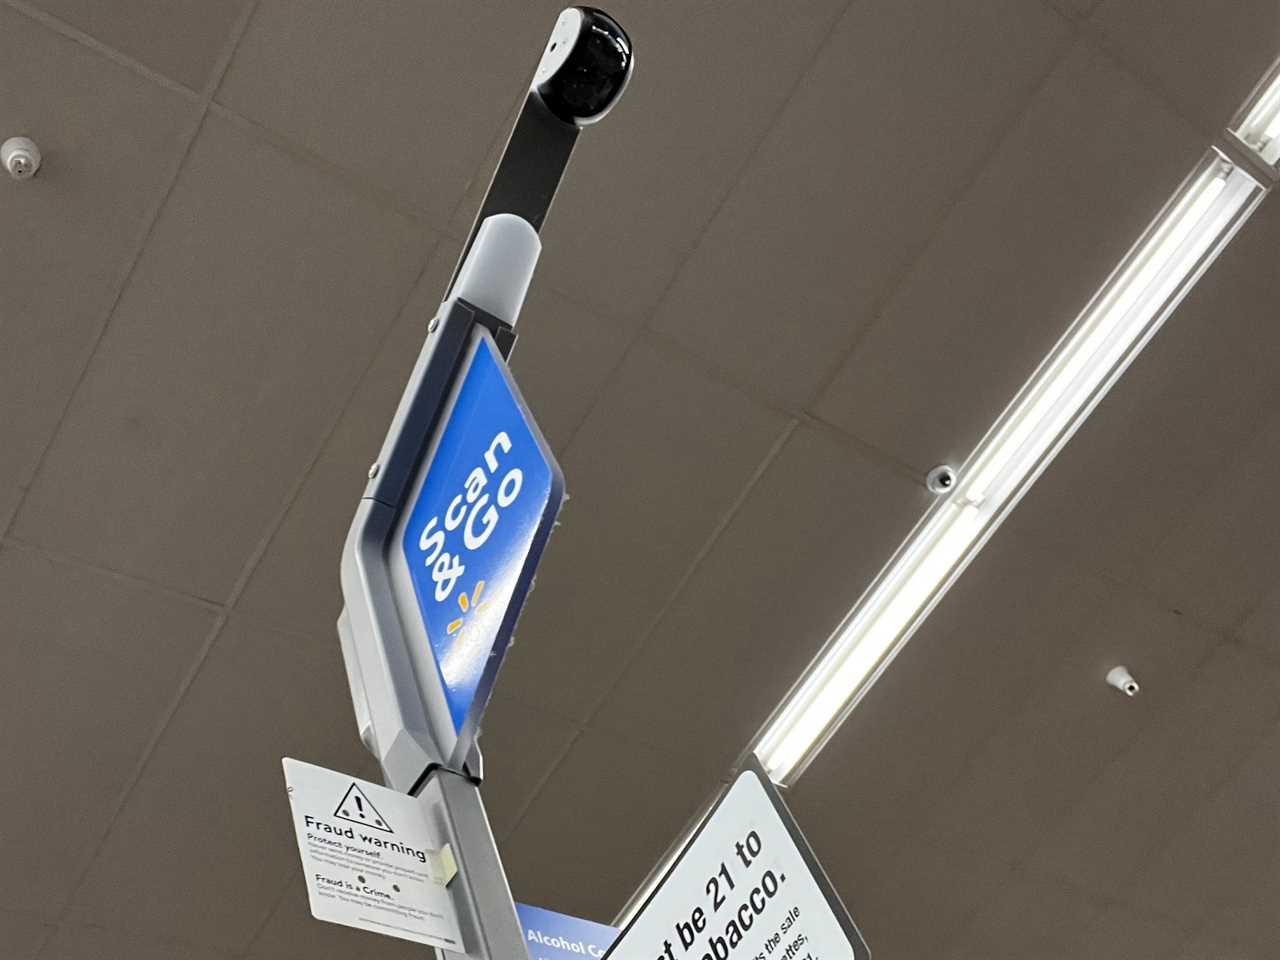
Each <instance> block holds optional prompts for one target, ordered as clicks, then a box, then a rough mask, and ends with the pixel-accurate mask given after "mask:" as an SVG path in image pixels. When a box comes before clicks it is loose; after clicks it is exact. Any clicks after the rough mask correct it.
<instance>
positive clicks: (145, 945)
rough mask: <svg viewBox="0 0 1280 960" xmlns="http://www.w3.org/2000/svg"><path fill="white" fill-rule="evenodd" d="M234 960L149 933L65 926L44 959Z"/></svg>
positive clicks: (226, 954) (52, 939)
mask: <svg viewBox="0 0 1280 960" xmlns="http://www.w3.org/2000/svg"><path fill="white" fill-rule="evenodd" d="M125 957H127V958H128V960H175V958H178V957H181V958H182V960H233V958H232V956H231V954H228V953H222V952H218V951H214V950H211V949H208V948H206V947H203V946H197V945H195V944H192V943H190V942H188V941H185V940H171V939H164V938H157V937H153V936H151V935H149V934H148V933H147V932H146V931H138V930H110V929H106V928H103V927H91V926H64V927H61V928H59V930H58V931H57V933H55V934H54V935H53V937H52V938H51V939H50V940H49V942H48V943H47V944H46V945H45V948H44V950H43V951H42V952H41V954H40V958H41V960H122V958H125Z"/></svg>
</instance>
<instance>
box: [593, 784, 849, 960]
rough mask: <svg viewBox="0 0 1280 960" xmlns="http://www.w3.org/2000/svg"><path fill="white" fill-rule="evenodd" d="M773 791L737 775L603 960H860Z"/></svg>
mask: <svg viewBox="0 0 1280 960" xmlns="http://www.w3.org/2000/svg"><path fill="white" fill-rule="evenodd" d="M869 957H870V952H869V951H868V950H867V946H866V943H865V942H864V941H863V939H862V936H861V935H860V934H859V933H858V930H857V928H856V927H855V926H854V925H853V921H852V920H851V919H850V918H849V914H848V912H847V911H846V910H845V909H844V905H843V904H841V902H840V900H839V898H838V897H837V896H836V894H835V891H834V890H833V889H832V887H831V884H830V882H829V881H828V880H827V877H826V874H824V873H823V871H822V867H821V866H819V864H818V862H817V861H816V860H815V859H814V857H813V853H812V851H810V849H809V846H808V844H807V843H806V842H805V840H804V837H803V836H801V834H800V832H799V830H798V829H797V828H796V826H795V822H794V821H793V820H792V819H791V815H790V813H789V812H788V811H787V809H786V807H785V806H784V805H783V804H782V801H781V799H780V798H779V797H778V795H777V791H776V790H775V789H774V787H773V785H772V784H771V783H770V782H769V781H768V778H767V777H766V776H765V774H764V773H763V771H761V770H759V769H748V770H744V771H743V772H742V773H741V774H739V775H738V777H737V779H736V780H735V781H734V782H733V784H732V785H731V786H730V787H729V789H728V791H727V792H726V793H725V795H724V796H723V797H722V798H721V800H720V802H719V803H718V804H717V805H716V807H715V808H714V809H713V810H712V811H711V813H710V815H708V817H707V819H706V820H705V821H704V822H703V824H702V827H701V829H699V831H698V832H697V833H696V834H694V836H693V839H692V840H691V841H690V842H689V844H688V846H686V847H685V849H684V852H683V853H681V855H680V857H679V858H678V859H677V860H676V862H675V864H674V865H673V866H672V867H671V869H670V870H669V871H668V873H667V875H666V877H664V878H663V880H662V882H661V883H660V884H659V886H658V888H657V890H656V891H655V892H654V894H653V895H652V896H651V897H650V898H649V900H648V902H647V903H645V905H644V906H643V907H642V908H641V909H640V912H639V913H638V914H637V915H636V917H635V918H634V919H633V920H632V922H631V924H630V925H629V926H627V928H626V929H624V930H623V931H622V934H621V935H620V936H619V937H618V939H617V941H616V942H615V943H614V945H613V947H612V949H610V951H609V953H608V954H607V955H606V960H868V958H869Z"/></svg>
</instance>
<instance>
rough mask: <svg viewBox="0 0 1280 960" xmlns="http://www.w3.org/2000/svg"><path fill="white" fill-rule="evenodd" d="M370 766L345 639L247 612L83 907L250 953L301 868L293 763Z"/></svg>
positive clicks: (161, 751)
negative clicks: (287, 760) (289, 794)
mask: <svg viewBox="0 0 1280 960" xmlns="http://www.w3.org/2000/svg"><path fill="white" fill-rule="evenodd" d="M284 756H291V757H296V758H298V759H300V760H306V761H308V762H311V763H318V764H320V765H323V766H328V767H331V768H333V769H339V770H341V769H348V770H354V769H362V765H363V764H365V763H366V760H365V754H364V752H363V748H362V747H361V746H360V743H359V740H358V739H357V736H356V726H355V722H354V721H353V719H352V716H351V700H350V695H349V693H348V689H347V679H346V674H345V672H344V671H343V667H342V658H341V655H340V653H339V651H338V645H337V644H336V643H332V642H330V641H329V639H328V638H327V637H326V638H325V639H324V640H323V641H315V640H308V639H304V638H300V637H297V636H294V635H290V634H285V633H279V632H276V631H272V630H269V629H267V628H264V627H261V626H258V625H255V624H253V623H251V622H249V621H247V620H244V619H243V618H234V619H232V620H231V621H230V623H229V624H228V625H227V627H226V628H225V629H224V631H223V633H222V635H221V636H220V637H219V638H218V640H217V642H216V644H215V645H214V648H213V651H212V652H211V653H210V655H209V659H208V660H207V661H206V662H205V664H204V666H203V668H202V669H201V671H200V673H199V675H198V676H197V677H196V680H195V683H194V684H193V685H192V687H191V689H190V691H188V693H187V695H186V697H185V698H184V699H183V701H182V704H181V706H180V707H179V708H178V711H177V713H176V714H175V715H174V717H173V720H172V721H171V722H170V724H169V726H168V728H167V729H166V730H165V733H164V736H163V737H162V738H161V740H160V743H159V744H158V746H157V747H156V750H155V753H154V754H153V755H152V757H151V759H150V761H149V762H148V764H147V767H146V770H145V771H144V773H143V775H142V778H141V779H140V780H139V781H138V784H137V786H136V787H135V788H134V790H133V792H132V793H131V794H130V796H129V800H128V802H127V803H126V804H125V806H124V808H123V810H122V811H121V813H120V816H119V818H118V819H117V820H116V823H115V825H114V827H113V828H112V830H111V833H110V834H109V835H108V836H107V839H106V842H105V843H104V844H103V845H102V847H101V849H100V850H99V851H98V855H97V858H96V859H95V860H94V863H93V866H92V868H91V869H90V871H89V873H88V875H87V877H86V879H85V882H84V885H83V886H82V887H81V889H80V891H79V893H78V894H77V896H76V899H75V900H74V901H73V903H72V906H71V914H70V915H71V916H72V918H73V919H74V920H75V921H77V922H82V923H90V924H109V925H113V926H122V927H129V928H137V929H144V930H147V931H149V932H150V933H151V934H153V935H155V936H174V937H182V938H185V939H189V940H191V941H192V942H196V943H203V944H207V945H209V946H212V947H214V948H216V949H220V950H226V951H231V952H235V951H242V950H244V949H245V948H246V947H247V946H248V945H249V940H250V937H251V935H252V934H253V933H254V931H255V930H256V929H257V928H258V927H259V925H260V924H261V923H262V922H263V921H265V920H266V919H267V917H268V915H269V914H270V912H271V908H272V905H273V904H274V903H275V902H276V899H277V898H278V897H279V896H280V894H281V892H282V891H283V890H284V887H285V883H286V880H287V879H288V878H290V877H291V876H293V875H295V874H296V871H297V869H298V862H297V847H296V846H295V844H294V839H293V828H292V826H291V825H290V822H289V809H288V802H287V800H286V798H285V792H284V775H283V772H282V771H281V767H280V759H281V757H284Z"/></svg>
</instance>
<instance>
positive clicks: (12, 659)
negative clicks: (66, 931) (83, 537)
mask: <svg viewBox="0 0 1280 960" xmlns="http://www.w3.org/2000/svg"><path fill="white" fill-rule="evenodd" d="M0 609H2V610H4V629H3V635H4V637H5V642H4V643H3V644H0V677H3V678H4V688H5V693H4V696H3V697H0V763H3V765H4V770H5V775H4V778H3V780H2V781H0V809H2V810H4V815H5V824H6V826H5V829H4V830H3V832H0V862H3V863H4V864H5V870H4V872H3V873H2V874H0V897H3V899H4V902H5V905H6V906H7V907H11V908H14V909H19V910H26V911H30V912H32V913H40V914H43V915H46V916H49V917H54V916H56V915H57V914H58V912H59V911H60V910H61V908H62V906H63V905H64V904H65V903H66V901H67V899H68V897H70V895H71V893H72V890H73V889H74V887H75V885H76V883H77V882H78V880H79V878H80V875H81V874H82V873H83V871H84V870H85V868H86V867H87V866H88V859H89V856H90V854H91V853H92V851H93V849H94V847H95V846H96V844H97V843H98V841H99V840H100V839H101V838H102V836H103V834H104V833H105V832H106V829H107V827H108V825H109V824H110V823H111V819H112V816H113V813H114V810H115V807H116V805H117V804H118V803H119V802H120V801H121V799H122V798H123V793H124V791H125V790H126V789H127V787H128V784H129V782H130V780H131V779H132V778H133V776H134V774H135V772H136V770H137V767H138V764H139V763H141V762H142V760H143V756H144V754H145V753H146V750H147V747H148V744H149V743H150V741H151V739H152V738H153V737H154V736H155V735H156V733H157V732H158V731H159V729H160V726H161V724H162V723H163V722H164V719H165V715H166V713H167V712H168V710H169V709H170V707H171V705H172V703H173V702H174V701H175V700H176V698H177V696H178V693H179V689H180V688H181V686H182V684H183V683H184V682H185V680H186V678H187V676H188V675H189V674H190V672H191V671H192V670H193V669H194V668H195V666H196V663H197V661H198V659H199V657H200V653H201V651H202V650H203V648H204V644H205V642H206V641H207V640H208V636H209V631H210V630H211V629H212V628H213V624H214V619H215V617H214V613H213V612H212V611H211V610H210V609H208V608H206V607H204V606H201V605H197V604H195V603H192V602H189V601H186V600H182V599H180V598H177V597H175V596H173V595H171V594H166V593H160V592H158V591H156V590H153V589H151V588H149V587H146V586H144V585H142V584H139V583H138V582H136V581H132V580H125V579H123V578H120V577H115V576H112V575H110V574H105V573H101V572H99V571H95V570H87V569H85V568H84V567H81V566H78V565H73V564H68V563H63V562H60V561H54V560H50V559H48V558H46V557H44V556H42V555H40V554H38V553H35V552H32V551H29V550H26V549H22V548H18V547H13V546H6V547H5V548H4V549H3V550H0ZM72 758H74V759H72Z"/></svg>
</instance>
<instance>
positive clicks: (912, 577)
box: [752, 71, 1280, 783]
mask: <svg viewBox="0 0 1280 960" xmlns="http://www.w3.org/2000/svg"><path fill="white" fill-rule="evenodd" d="M1241 115H1242V116H1243V117H1245V118H1246V119H1245V121H1244V123H1245V126H1243V127H1242V128H1241V129H1242V130H1243V132H1242V133H1237V136H1238V137H1239V139H1240V140H1241V141H1243V142H1245V143H1246V144H1248V145H1250V146H1251V147H1252V148H1253V149H1254V150H1255V151H1257V152H1258V153H1259V156H1261V157H1262V159H1264V160H1266V161H1267V163H1268V164H1270V163H1271V160H1270V159H1268V158H1269V157H1272V156H1273V153H1274V155H1276V156H1280V136H1278V135H1280V71H1276V72H1273V75H1272V79H1271V80H1270V82H1269V83H1266V84H1263V85H1262V86H1260V88H1259V92H1258V93H1257V95H1256V99H1255V101H1254V102H1252V103H1251V104H1250V106H1249V107H1247V108H1246V109H1245V110H1244V111H1242V114H1241ZM1257 131H1260V133H1259V132H1257ZM1251 138H1252V139H1251ZM1246 166H1247V167H1248V169H1246ZM1256 166H1257V164H1256V163H1254V162H1250V163H1248V164H1247V165H1237V163H1235V162H1233V160H1232V159H1231V158H1230V157H1229V156H1228V154H1227V152H1225V151H1224V150H1220V149H1218V148H1216V147H1215V148H1214V149H1211V150H1210V151H1209V152H1208V153H1207V154H1206V155H1205V157H1204V159H1203V160H1202V161H1201V162H1200V164H1199V165H1198V166H1197V167H1196V169H1195V170H1194V171H1193V172H1192V173H1191V175H1190V176H1189V177H1188V178H1187V179H1186V180H1185V181H1184V182H1183V184H1182V185H1181V186H1180V187H1179V188H1178V190H1177V192H1176V193H1175V194H1174V196H1173V197H1172V199H1170V201H1169V202H1168V203H1167V204H1166V205H1165V207H1164V209H1163V210H1162V211H1161V212H1160V213H1159V215H1158V216H1157V217H1156V219H1155V220H1154V222H1153V223H1152V224H1151V226H1150V227H1148V228H1147V230H1146V232H1145V233H1144V234H1143V235H1142V237H1141V239H1140V240H1139V241H1138V242H1137V243H1136V244H1135V245H1134V246H1133V248H1132V249H1131V250H1130V251H1129V253H1128V254H1127V255H1126V256H1125V258H1124V259H1123V260H1122V261H1121V263H1120V265H1119V266H1118V267H1117V268H1116V270H1115V271H1114V272H1113V273H1112V275H1111V276H1110V277H1109V278H1108V280H1107V282H1106V283H1105V284H1104V285H1103V286H1102V289H1101V290H1099V291H1098V293H1097V294H1096V295H1095V296H1094V297H1093V299H1092V300H1091V301H1090V302H1089V304H1088V306H1086V307H1085V309H1084V310H1083V311H1082V312H1081V314H1080V315H1079V316H1078V317H1077V318H1076V320H1075V322H1074V323H1072V325H1071V326H1070V328H1068V330H1067V332H1066V334H1065V335H1064V336H1063V337H1062V339H1061V340H1060V341H1059V342H1058V344H1057V345H1056V346H1055V347H1054V349H1053V350H1052V351H1050V353H1049V355H1048V356H1047V357H1046V358H1045V359H1044V361H1043V362H1042V363H1041V364H1040V366H1039V368H1038V369H1037V370H1036V371H1035V373H1034V374H1033V375H1032V376H1031V378H1030V379H1029V380H1028V381H1027V383H1026V384H1025V385H1024V386H1023V387H1022V389H1021V390H1020V391H1019V392H1018V394H1017V395H1016V396H1015V397H1014V399H1013V402H1012V403H1010V404H1009V406H1008V407H1007V408H1006V410H1005V411H1004V413H1003V414H1002V415H1001V416H1000V418H999V419H998V420H997V421H996V423H995V424H994V425H993V426H992V427H991V429H990V430H989V431H988V432H987V435H986V436H985V437H984V438H983V440H982V442H981V443H979V444H978V446H977V448H976V449H975V450H974V452H973V453H972V455H971V456H970V457H969V459H968V461H967V462H966V463H965V464H964V466H962V467H961V468H960V470H959V476H958V480H957V482H956V483H955V484H954V486H953V489H952V491H951V492H950V493H948V494H947V495H946V496H945V497H943V498H940V499H939V501H938V502H937V503H936V504H935V505H934V507H933V508H932V509H931V510H930V511H929V512H928V513H927V514H926V515H925V516H924V518H923V519H922V520H921V521H920V523H919V524H918V525H917V526H916V528H915V529H914V530H913V531H912V533H911V535H910V536H909V537H908V538H907V540H906V542H905V543H903V545H902V546H901V547H899V549H898V550H897V552H896V553H895V554H894V555H893V557H892V558H891V559H890V561H889V563H888V564H887V565H886V566H885V567H884V569H883V570H881V572H880V574H879V575H878V576H877V577H876V579H875V580H874V581H873V582H872V584H871V586H870V587H869V588H868V589H867V591H866V592H865V593H864V594H863V595H862V597H861V598H860V599H859V601H858V602H857V604H856V605H855V606H854V608H853V610H852V611H850V613H849V615H848V616H847V617H846V619H845V621H844V623H843V624H842V625H841V626H840V627H839V628H838V629H837V630H836V632H835V634H834V636H832V638H831V639H830V640H829V641H828V642H827V644H826V646H825V647H824V648H823V650H822V652H821V653H820V654H819V656H818V657H817V659H816V660H815V661H814V662H813V663H812V664H811V665H810V667H809V668H808V670H806V672H805V674H804V675H803V676H802V677H801V679H800V681H799V682H798V683H797V684H796V685H795V687H793V688H792V690H791V692H790V693H789V694H788V695H787V697H786V699H785V700H784V701H783V702H782V703H781V704H780V705H779V707H778V708H777V709H776V710H775V712H774V714H773V716H772V717H771V718H770V720H769V722H768V723H767V724H766V726H765V728H764V729H763V731H762V732H761V733H760V734H759V736H758V738H757V740H756V742H755V743H754V744H753V747H752V749H753V750H754V752H755V754H756V756H758V757H759V758H760V762H761V763H762V764H763V765H764V767H765V769H766V770H768V771H769V775H770V776H771V777H772V778H773V779H774V780H775V781H776V782H779V783H791V782H794V781H795V779H796V778H797V777H798V776H799V775H800V774H801V773H802V772H803V771H804V768H805V767H806V766H807V764H808V763H809V762H810V761H811V760H812V759H813V757H814V756H815V755H816V754H817V753H818V751H820V750H821V749H822V747H823V746H824V745H825V744H826V742H827V740H828V739H829V738H830V737H831V735H832V733H834V731H835V730H836V728H837V727H839V725H840V723H841V722H842V721H843V720H844V718H845V717H846V716H847V715H848V714H849V712H850V711H851V710H852V709H853V708H854V706H856V705H857V703H858V701H859V699H861V697H862V696H863V695H864V694H865V693H866V691H867V690H868V689H870V687H871V685H872V684H874V683H875V681H876V679H877V678H878V677H879V676H880V674H881V673H882V672H883V671H884V669H885V668H886V667H887V666H888V665H889V663H890V662H891V661H892V660H893V658H894V656H895V655H896V654H897V653H898V651H899V650H900V649H901V648H902V647H903V645H904V644H905V643H906V642H907V641H908V640H909V639H910V638H911V635H912V633H913V632H914V631H915V630H916V628H917V627H918V626H919V625H920V623H921V622H923V621H924V619H925V618H926V617H927V616H928V615H929V613H930V611H931V610H932V609H933V607H934V605H935V604H937V602H938V601H939V600H940V599H941V598H942V596H943V595H944V594H945V593H946V591H947V589H948V588H949V587H950V586H951V584H952V583H953V582H954V581H955V579H956V578H957V577H958V576H959V575H960V573H961V572H962V571H963V570H964V568H965V567H966V566H967V565H968V564H969V562H970V561H971V560H972V559H973V558H974V557H975V556H976V555H977V553H978V551H979V550H981V549H982V546H983V545H984V544H985V543H986V541H987V539H988V538H989V537H990V536H991V535H992V533H994V532H995V530H996V528H997V527H998V526H999V525H1000V523H1001V522H1002V521H1003V520H1004V518H1005V516H1006V515H1007V514H1008V513H1009V511H1010V510H1011V509H1012V508H1013V507H1014V506H1015V505H1016V504H1017V502H1018V501H1019V500H1020V499H1021V498H1022V496H1023V494H1025V493H1026V491H1027V489H1028V488H1029V487H1030V486H1031V484H1032V483H1034V482H1035V480H1036V478H1037V477H1039V475H1040V474H1041V473H1042V472H1043V471H1044V469H1045V468H1046V467H1047V466H1048V465H1049V463H1050V462H1051V461H1052V460H1053V457H1054V456H1055V455H1056V454H1057V452H1058V451H1059V450H1060V449H1061V448H1062V446H1063V445H1064V444H1065V443H1066V442H1067V441H1068V440H1069V439H1070V438H1071V436H1072V434H1074V433H1075V432H1076V430H1077V429H1079V427H1080V425H1081V424H1082V423H1083V422H1084V420H1085V418H1087V417H1088V416H1089V414H1090V413H1091V412H1092V411H1093V409H1094V407H1095V406H1097V404H1098V402H1099V401H1100V400H1101V399H1102V397H1103V396H1104V395H1105V394H1106V392H1107V390H1108V389H1110V387H1111V385H1112V384H1113V383H1115V381H1116V379H1117V378H1119V376H1120V375H1121V374H1122V373H1123V372H1124V370H1125V369H1126V368H1127V367H1128V365H1129V364H1130V363H1131V362H1132V361H1133V359H1134V357H1135V356H1137V354H1138V353H1139V352H1140V351H1141V350H1142V348H1143V347H1144V346H1145V345H1146V344H1147V342H1148V341H1149V340H1150V339H1151V337H1152V336H1153V335H1154V334H1155V332H1156V331H1157V330H1158V329H1159V328H1160V325H1161V324H1162V323H1163V322H1164V320H1165V318H1167V317H1168V316H1169V314H1170V313H1172V312H1173V310H1174V308H1175V307H1176V306H1177V305H1178V303H1179V302H1180V301H1181V300H1182V298H1183V297H1184V296H1185V295H1186V293H1187V292H1188V291H1189V290H1190V289H1191V287H1192V286H1193V285H1194V284H1195V282H1196V281H1197V280H1198V279H1199V278H1200V275H1201V274H1202V273H1204V271H1205V270H1206V269H1207V268H1208V266H1209V264H1211V263H1212V262H1213V260H1214V259H1215V258H1216V257H1217V255H1218V253H1219V252H1220V251H1221V250H1222V248H1223V247H1224V246H1225V245H1226V244H1227V242H1228V241H1229V240H1230V239H1231V237H1232V236H1233V235H1234V234H1235V232H1236V230H1238V229H1239V228H1240V226H1241V225H1242V224H1243V223H1244V221H1245V219H1246V218H1247V217H1248V216H1249V214H1250V213H1252V211H1253V209H1254V208H1255V207H1256V206H1257V204H1258V203H1259V202H1260V201H1261V200H1262V198H1263V197H1264V196H1265V195H1266V193H1267V191H1268V189H1269V188H1270V186H1271V185H1272V183H1273V182H1274V178H1262V179H1263V180H1265V182H1261V181H1260V179H1259V176H1258V174H1257V173H1256V172H1251V171H1252V170H1253V168H1254V167H1256Z"/></svg>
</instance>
